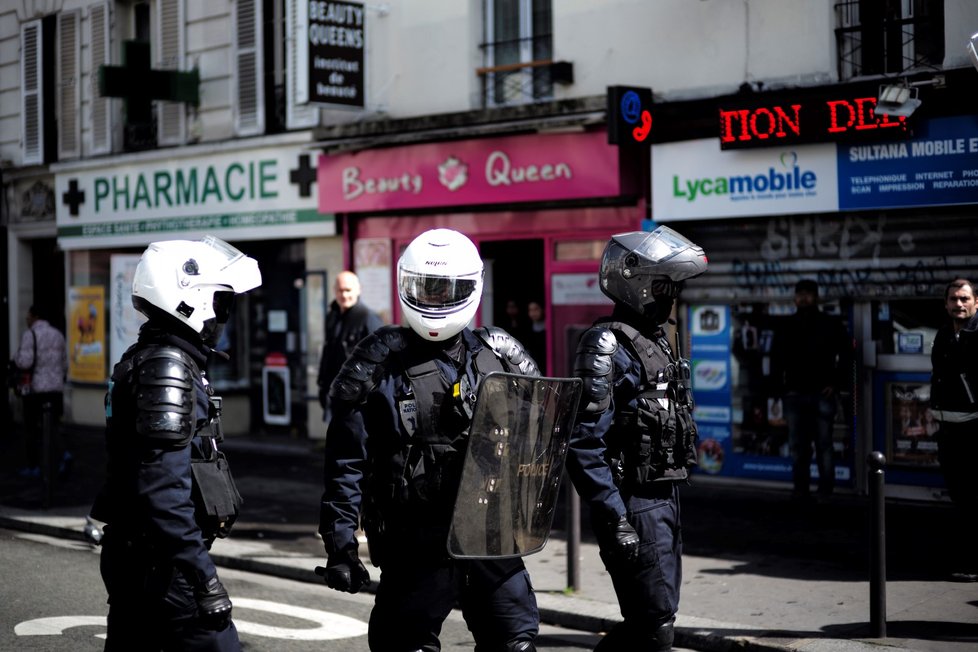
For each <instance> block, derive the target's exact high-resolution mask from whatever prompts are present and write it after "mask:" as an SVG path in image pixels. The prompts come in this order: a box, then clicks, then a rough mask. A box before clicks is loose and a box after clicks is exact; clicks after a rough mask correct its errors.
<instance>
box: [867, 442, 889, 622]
mask: <svg viewBox="0 0 978 652" xmlns="http://www.w3.org/2000/svg"><path fill="white" fill-rule="evenodd" d="M866 464H867V466H868V467H869V507H870V510H871V515H870V518H871V520H872V529H871V534H870V562H869V564H870V568H869V623H870V628H871V629H872V636H874V637H875V638H886V496H885V495H884V493H883V484H884V478H883V468H884V467H885V466H886V457H884V456H883V453H880V452H879V451H873V452H872V453H870V454H869V456H867V458H866Z"/></svg>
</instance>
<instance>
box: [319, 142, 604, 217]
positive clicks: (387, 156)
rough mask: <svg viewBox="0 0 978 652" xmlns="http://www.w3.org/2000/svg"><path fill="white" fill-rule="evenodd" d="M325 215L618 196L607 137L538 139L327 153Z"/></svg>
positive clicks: (322, 179)
mask: <svg viewBox="0 0 978 652" xmlns="http://www.w3.org/2000/svg"><path fill="white" fill-rule="evenodd" d="M317 173H318V177H319V210H320V212H322V213H343V212H358V211H384V210H398V209H406V208H425V207H439V206H466V205H469V206H474V205H482V204H499V203H518V202H534V201H548V200H560V199H579V198H590V197H614V196H617V195H618V194H620V184H619V175H618V149H617V148H616V147H614V146H612V145H609V144H608V143H607V142H606V137H605V134H604V133H601V132H591V133H584V134H536V135H527V136H510V137H506V138H497V139H479V140H467V141H454V142H446V143H427V144H423V145H409V146H405V147H395V148H386V149H383V150H365V151H362V152H357V153H352V154H339V155H333V156H328V155H323V156H321V157H320V159H319V165H318V166H317Z"/></svg>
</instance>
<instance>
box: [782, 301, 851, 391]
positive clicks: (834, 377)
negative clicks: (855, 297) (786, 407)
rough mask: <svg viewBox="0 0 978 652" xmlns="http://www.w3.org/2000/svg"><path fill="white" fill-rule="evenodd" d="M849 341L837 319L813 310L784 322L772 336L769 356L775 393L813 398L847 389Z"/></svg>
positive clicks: (849, 370) (844, 329)
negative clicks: (831, 391) (830, 391)
mask: <svg viewBox="0 0 978 652" xmlns="http://www.w3.org/2000/svg"><path fill="white" fill-rule="evenodd" d="M852 348H853V347H852V338H851V337H850V336H849V333H848V332H847V331H846V328H845V326H844V325H843V323H842V320H840V319H839V318H838V317H836V316H834V315H829V314H826V313H824V312H822V311H821V310H819V309H817V308H811V309H808V310H802V311H799V312H797V313H795V314H794V315H791V316H789V317H786V318H784V320H783V322H782V323H781V324H780V325H779V327H778V328H777V330H776V333H775V340H774V351H773V355H772V364H773V370H772V371H773V372H774V373H773V376H774V383H775V387H776V390H778V391H781V392H784V393H788V392H798V393H802V394H817V393H819V392H821V391H822V390H823V389H825V388H826V387H832V389H833V390H834V391H836V392H838V391H840V390H843V389H845V388H847V387H849V385H850V382H851V377H852V362H853V353H852Z"/></svg>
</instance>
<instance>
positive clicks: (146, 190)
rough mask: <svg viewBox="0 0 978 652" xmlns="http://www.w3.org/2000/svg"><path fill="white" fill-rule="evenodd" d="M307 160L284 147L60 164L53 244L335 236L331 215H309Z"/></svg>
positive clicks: (311, 175) (311, 197)
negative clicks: (110, 162) (209, 236)
mask: <svg viewBox="0 0 978 652" xmlns="http://www.w3.org/2000/svg"><path fill="white" fill-rule="evenodd" d="M197 149H203V148H197ZM184 151H186V150H184ZM314 163H315V160H314V157H313V155H312V154H310V152H308V151H305V150H303V149H301V148H300V147H296V146H286V147H267V148H260V149H249V150H243V151H228V152H226V153H225V152H221V153H218V154H210V155H206V156H205V155H200V156H188V157H180V158H167V159H161V160H153V161H143V160H139V161H138V162H133V163H131V164H127V165H117V166H103V167H99V166H95V165H92V164H91V162H88V163H87V164H82V165H79V166H77V167H69V166H62V167H61V168H60V169H58V170H57V173H56V176H55V197H56V201H57V225H58V242H59V244H60V245H61V246H62V247H63V248H65V249H77V248H83V247H84V248H91V247H105V246H116V245H132V244H140V245H141V244H145V243H146V242H149V241H152V240H154V239H173V238H184V237H186V238H191V237H196V236H197V235H199V234H203V233H213V234H215V235H218V236H220V237H222V238H225V239H228V240H232V239H238V240H251V239H263V238H301V237H310V236H326V235H335V233H336V227H335V223H334V221H333V218H332V216H329V215H320V214H319V213H318V211H317V210H316V198H315V194H316V193H315V186H314V185H313V182H314V181H315V179H316V177H315V167H314Z"/></svg>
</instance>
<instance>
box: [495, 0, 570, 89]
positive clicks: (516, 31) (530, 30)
mask: <svg viewBox="0 0 978 652" xmlns="http://www.w3.org/2000/svg"><path fill="white" fill-rule="evenodd" d="M550 4H551V0H486V3H485V43H484V44H483V45H482V49H483V58H484V63H485V66H484V67H483V68H481V69H480V70H479V73H480V75H481V76H482V78H483V97H484V103H485V105H486V106H499V105H507V104H526V103H529V102H534V101H539V100H547V99H551V98H552V97H553V81H552V79H551V63H552V58H553V39H552V34H551V31H552V24H553V18H552V14H551V7H550Z"/></svg>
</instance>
